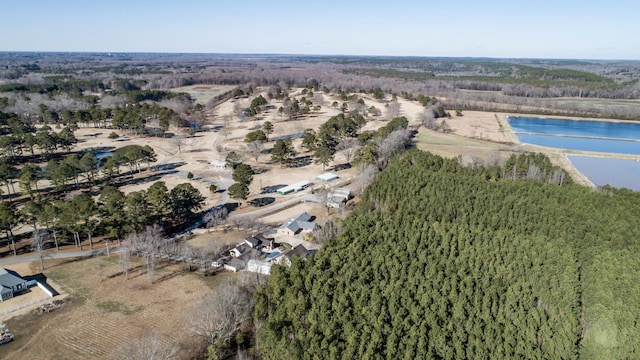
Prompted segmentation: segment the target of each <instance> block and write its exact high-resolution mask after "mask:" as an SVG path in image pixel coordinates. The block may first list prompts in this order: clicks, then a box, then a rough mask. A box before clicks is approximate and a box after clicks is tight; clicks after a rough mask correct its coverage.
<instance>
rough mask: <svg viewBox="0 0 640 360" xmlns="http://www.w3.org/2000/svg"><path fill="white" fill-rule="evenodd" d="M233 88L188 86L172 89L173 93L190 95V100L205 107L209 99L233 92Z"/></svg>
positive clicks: (224, 86) (227, 86)
mask: <svg viewBox="0 0 640 360" xmlns="http://www.w3.org/2000/svg"><path fill="white" fill-rule="evenodd" d="M234 88H235V87H234V86H229V85H202V84H200V85H188V86H181V87H178V88H173V89H171V91H173V92H184V93H187V94H189V95H191V98H192V99H194V100H195V101H196V103H198V104H202V105H206V104H207V103H208V102H209V101H211V99H213V98H215V97H216V96H218V95H220V94H224V93H225V92H227V91H230V90H233V89H234Z"/></svg>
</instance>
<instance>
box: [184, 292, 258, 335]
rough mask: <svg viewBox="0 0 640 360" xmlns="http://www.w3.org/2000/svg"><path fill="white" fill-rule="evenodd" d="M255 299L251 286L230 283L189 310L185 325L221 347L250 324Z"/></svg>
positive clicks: (189, 329) (211, 293)
mask: <svg viewBox="0 0 640 360" xmlns="http://www.w3.org/2000/svg"><path fill="white" fill-rule="evenodd" d="M252 307H253V299H252V297H251V293H249V291H247V289H245V288H243V287H240V286H238V285H235V284H233V283H231V282H226V283H223V284H221V285H220V286H218V287H216V288H215V289H214V290H213V291H212V292H210V293H209V294H207V295H206V296H205V298H204V299H202V300H201V301H199V302H198V304H197V305H196V306H194V307H193V308H192V309H191V310H190V311H189V312H188V313H187V317H186V319H185V320H186V321H185V327H186V329H187V330H188V331H191V332H192V333H194V334H196V335H198V336H200V337H202V338H203V339H204V340H206V341H207V343H208V344H210V345H215V346H221V345H224V344H227V343H228V341H229V340H230V339H231V338H232V337H233V336H234V335H235V334H236V333H237V332H238V331H241V330H243V329H244V328H245V327H247V326H248V325H249V324H250V321H251V310H252Z"/></svg>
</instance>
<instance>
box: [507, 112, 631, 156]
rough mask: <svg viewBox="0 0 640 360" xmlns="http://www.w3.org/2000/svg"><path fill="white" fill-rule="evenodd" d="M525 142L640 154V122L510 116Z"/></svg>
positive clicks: (572, 148)
mask: <svg viewBox="0 0 640 360" xmlns="http://www.w3.org/2000/svg"><path fill="white" fill-rule="evenodd" d="M509 125H511V128H512V129H513V131H514V132H515V134H516V135H517V136H518V139H520V141H521V142H523V143H528V144H534V145H542V146H549V147H555V148H561V149H570V150H581V151H597V152H606V153H617V154H636V155H640V123H627V122H609V121H585V120H560V119H544V118H527V117H509Z"/></svg>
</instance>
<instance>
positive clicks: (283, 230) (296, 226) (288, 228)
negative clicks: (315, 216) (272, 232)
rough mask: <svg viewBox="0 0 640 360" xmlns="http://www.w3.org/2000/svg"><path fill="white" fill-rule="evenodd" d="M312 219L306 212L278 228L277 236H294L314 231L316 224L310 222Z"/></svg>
mask: <svg viewBox="0 0 640 360" xmlns="http://www.w3.org/2000/svg"><path fill="white" fill-rule="evenodd" d="M311 219H312V217H311V215H309V214H308V213H307V212H306V211H305V212H303V213H302V214H300V215H298V216H296V217H294V218H292V219H289V220H287V221H286V222H285V223H284V224H282V225H280V227H279V228H278V234H283V235H290V236H293V235H296V234H298V233H301V234H306V233H310V232H312V231H313V230H315V229H316V227H317V224H315V223H314V222H312V221H311Z"/></svg>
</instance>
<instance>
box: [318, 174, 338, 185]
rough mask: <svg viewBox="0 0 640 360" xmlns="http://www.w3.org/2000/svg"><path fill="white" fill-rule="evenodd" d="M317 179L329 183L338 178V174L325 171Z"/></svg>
mask: <svg viewBox="0 0 640 360" xmlns="http://www.w3.org/2000/svg"><path fill="white" fill-rule="evenodd" d="M316 180H318V181H321V182H323V183H328V182H331V181H334V180H338V176H337V175H335V174H332V173H324V174H322V175H318V176H316Z"/></svg>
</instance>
